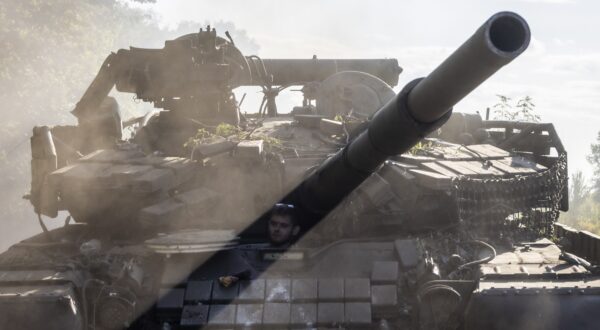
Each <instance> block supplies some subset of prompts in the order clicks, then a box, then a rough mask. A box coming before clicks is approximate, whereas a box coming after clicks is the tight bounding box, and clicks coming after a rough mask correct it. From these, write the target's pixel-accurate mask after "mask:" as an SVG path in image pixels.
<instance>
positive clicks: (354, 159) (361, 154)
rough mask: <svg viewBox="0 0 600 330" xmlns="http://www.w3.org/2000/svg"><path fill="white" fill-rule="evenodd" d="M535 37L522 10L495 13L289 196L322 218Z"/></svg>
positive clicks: (309, 214)
mask: <svg viewBox="0 0 600 330" xmlns="http://www.w3.org/2000/svg"><path fill="white" fill-rule="evenodd" d="M529 39H530V31H529V27H528V25H527V23H526V22H525V20H524V19H523V18H521V17H520V16H519V15H517V14H515V13H511V12H500V13H497V14H495V15H493V16H492V17H491V18H490V19H488V20H487V21H486V22H485V23H484V24H483V25H482V26H481V27H480V28H479V29H478V30H477V31H476V32H475V34H474V35H473V36H472V37H471V38H469V39H468V40H467V41H466V42H465V43H464V44H463V45H462V46H461V47H459V48H458V49H457V50H456V51H455V52H454V53H453V54H452V55H450V57H448V58H447V59H446V60H445V61H444V62H443V63H442V64H441V65H440V66H439V67H437V68H436V69H435V70H434V71H433V72H432V73H431V74H430V75H429V76H428V77H426V78H422V79H417V80H414V81H412V82H411V83H409V84H407V85H406V86H405V87H404V89H403V90H402V91H401V92H400V93H399V94H398V95H396V96H395V97H394V98H393V99H391V100H390V102H388V103H387V104H386V105H384V106H383V107H382V108H381V109H379V110H378V111H377V113H375V115H374V116H373V118H372V120H371V121H370V123H369V126H368V128H367V129H366V130H364V131H363V132H362V133H361V134H360V135H358V136H357V137H356V138H355V139H354V140H352V141H351V142H350V143H349V144H348V145H347V146H346V147H345V148H344V149H342V150H340V151H339V152H337V153H336V154H335V155H333V156H332V157H330V158H329V159H327V160H326V161H325V162H324V163H323V164H322V165H321V166H320V167H319V168H318V169H317V170H316V171H315V172H314V173H313V174H312V175H310V176H309V177H308V178H307V179H306V180H304V181H303V182H302V183H301V184H300V185H299V186H298V187H297V188H296V189H294V190H293V191H292V192H291V193H290V194H289V195H288V196H287V197H286V198H285V199H284V201H286V202H289V203H293V204H296V205H298V208H299V209H300V210H301V211H303V212H306V213H307V214H306V215H305V216H306V217H308V218H310V219H311V220H310V221H309V223H312V224H314V223H316V222H318V221H319V220H320V219H321V218H322V217H324V216H325V215H327V213H329V212H330V211H331V210H332V209H333V208H335V206H336V205H337V204H338V203H339V202H341V201H342V200H343V198H344V197H345V196H347V195H348V194H349V193H350V192H352V190H354V189H355V188H356V187H357V186H358V185H360V184H361V183H362V182H363V181H364V180H365V179H366V178H367V177H368V176H369V175H371V174H372V173H373V172H375V171H376V170H377V168H378V167H379V166H380V165H381V164H382V163H383V162H384V161H385V160H386V159H387V158H388V157H390V156H393V155H397V154H401V153H404V152H406V151H408V150H409V149H410V148H411V147H412V146H414V145H415V144H416V143H417V142H418V141H420V140H421V139H422V138H424V137H425V136H426V135H428V134H429V133H430V132H432V131H434V130H436V129H437V128H439V127H440V126H441V125H442V124H443V123H444V122H445V121H446V120H447V118H448V117H449V116H450V114H451V110H452V107H453V106H454V105H455V104H456V103H457V102H458V101H460V100H461V99H462V98H463V97H464V96H466V95H467V94H468V93H470V92H471V91H472V90H473V89H475V88H476V87H477V86H478V85H479V84H481V83H482V82H483V81H485V80H486V79H487V78H488V77H490V76H491V75H492V74H493V73H494V72H496V71H497V70H498V69H500V68H501V67H502V66H504V65H505V64H507V63H509V62H510V61H511V60H513V59H514V58H515V57H517V56H518V55H519V54H521V53H522V52H523V51H524V50H525V49H526V48H527V46H528V44H529ZM309 227H310V225H309Z"/></svg>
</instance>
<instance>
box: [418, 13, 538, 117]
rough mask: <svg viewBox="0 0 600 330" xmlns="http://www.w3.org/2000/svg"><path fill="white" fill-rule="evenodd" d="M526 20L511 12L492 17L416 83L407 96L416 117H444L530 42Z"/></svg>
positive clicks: (521, 51)
mask: <svg viewBox="0 0 600 330" xmlns="http://www.w3.org/2000/svg"><path fill="white" fill-rule="evenodd" d="M530 36H531V35H530V31H529V27H528V25H527V22H525V20H524V19H523V18H522V17H521V16H519V15H517V14H515V13H511V12H500V13H497V14H495V15H493V16H492V17H490V18H489V19H488V20H487V21H486V22H485V23H484V24H483V25H482V26H481V27H480V28H479V29H478V30H477V31H476V32H475V34H473V36H472V37H471V38H469V39H468V40H467V41H466V42H465V43H463V44H462V46H460V47H459V48H458V49H457V50H456V51H455V52H454V53H453V54H452V55H450V56H449V57H448V58H447V59H446V60H445V61H444V62H443V63H442V64H440V65H439V66H438V67H437V68H436V69H435V70H433V72H431V73H430V74H429V75H428V76H427V77H426V78H425V79H423V80H422V81H421V82H420V83H419V84H417V85H416V86H415V87H414V88H413V90H412V91H411V93H410V95H409V96H408V108H409V110H410V112H411V114H412V115H413V116H414V117H415V119H417V120H419V121H420V122H424V123H429V122H433V121H435V120H437V119H439V118H441V117H442V116H443V115H444V114H445V113H446V112H447V111H448V110H449V109H450V108H452V107H453V106H454V105H455V104H456V103H458V102H459V101H460V100H461V99H462V98H463V97H465V96H466V95H467V94H469V93H470V92H471V91H472V90H474V89H475V88H476V87H477V86H479V85H480V84H481V83H482V82H484V81H485V80H486V79H487V78H489V77H490V76H491V75H493V74H494V73H495V72H496V71H498V69H500V68H501V67H503V66H504V65H506V64H508V63H509V62H510V61H512V60H513V59H514V58H516V57H517V56H519V55H520V54H521V53H523V51H525V49H526V48H527V46H528V45H529V39H530Z"/></svg>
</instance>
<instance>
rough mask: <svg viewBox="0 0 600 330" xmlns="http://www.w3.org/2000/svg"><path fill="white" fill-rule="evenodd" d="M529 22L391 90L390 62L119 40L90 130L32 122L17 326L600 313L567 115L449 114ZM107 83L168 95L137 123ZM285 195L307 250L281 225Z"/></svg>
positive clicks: (515, 47) (5, 285) (564, 318)
mask: <svg viewBox="0 0 600 330" xmlns="http://www.w3.org/2000/svg"><path fill="white" fill-rule="evenodd" d="M529 33H530V32H529V28H528V26H527V23H526V22H525V21H524V20H523V19H522V18H521V17H520V16H518V15H516V14H514V13H510V12H501V13H498V14H495V15H494V16H492V17H491V18H490V19H489V20H488V21H486V22H485V23H484V24H483V25H482V26H481V28H479V29H478V30H477V31H476V32H475V34H474V35H473V36H472V37H471V38H470V39H468V40H467V41H466V42H465V43H464V44H463V45H462V46H461V47H460V48H459V49H458V50H457V51H456V52H455V53H453V54H452V55H451V56H450V57H449V58H448V59H447V60H446V61H444V62H443V63H442V64H441V65H440V66H439V67H438V68H436V69H435V70H434V71H433V72H432V73H431V74H430V75H429V76H428V77H426V78H424V79H417V80H415V81H413V82H411V83H409V84H408V85H407V86H405V87H404V88H403V89H402V91H401V92H400V93H399V94H397V95H396V94H395V93H394V92H393V90H392V87H393V86H395V85H396V84H397V83H398V74H399V73H400V72H401V69H400V67H399V66H398V63H397V61H396V60H395V59H356V60H349V59H345V60H344V59H319V58H317V57H313V58H312V59H306V60H304V59H262V58H259V57H258V56H245V55H244V54H243V53H242V52H241V51H240V50H239V49H238V48H237V47H235V44H234V41H233V39H232V38H231V37H230V36H229V34H228V33H226V36H227V38H222V37H219V36H217V34H216V31H215V30H214V29H210V27H208V28H207V29H206V30H200V32H199V33H192V34H188V35H185V36H182V37H180V38H178V39H175V40H168V41H166V42H165V47H164V48H162V49H140V48H133V47H132V48H130V49H121V50H119V51H118V52H116V53H112V54H111V55H109V56H108V57H107V59H106V60H105V62H104V63H103V65H102V67H101V69H100V71H99V73H98V75H97V76H96V78H95V79H94V80H93V82H92V83H91V85H90V87H89V88H88V89H87V91H86V92H85V93H84V95H83V97H82V98H81V100H80V101H79V102H78V103H77V106H76V108H75V109H74V110H73V111H72V113H73V114H74V115H75V116H76V117H77V119H78V125H76V126H57V127H52V128H50V127H47V126H42V127H36V128H34V130H33V136H32V138H31V147H32V163H31V164H32V182H31V186H32V187H31V192H30V194H29V199H30V201H31V203H32V206H33V207H34V209H35V211H36V213H37V214H38V215H39V219H38V220H39V221H40V224H41V226H42V228H43V230H44V232H43V233H41V234H39V235H37V236H35V237H31V238H29V239H26V240H24V241H22V242H20V243H18V244H15V245H14V246H12V247H11V248H10V249H9V250H8V251H6V252H4V253H3V254H1V255H0V292H1V294H0V306H2V308H0V314H1V316H0V324H1V326H2V327H3V328H6V327H13V328H15V327H18V328H30V329H37V328H44V329H64V328H70V329H71V328H72V329H83V328H97V329H120V328H134V329H142V328H143V329H146V328H150V329H152V328H154V329H198V328H205V327H206V328H227V329H229V328H271V329H282V328H285V329H287V328H294V329H295V328H301V329H305V328H317V327H319V328H348V329H353V328H368V329H400V328H416V329H480V328H489V329H507V328H510V329H538V328H539V329H548V328H555V329H563V328H581V329H584V328H592V327H593V326H594V325H595V324H597V322H598V320H597V319H596V318H597V316H596V314H595V313H594V311H595V310H597V309H598V305H599V304H600V297H599V290H600V278H599V277H598V271H597V266H596V264H597V262H598V260H599V258H598V251H600V250H598V249H597V248H596V247H597V246H600V243H599V242H600V241H599V240H598V239H597V238H596V237H594V236H593V235H590V234H587V233H584V232H577V231H574V230H573V229H570V228H568V227H565V226H562V225H558V224H556V220H557V218H558V213H559V211H560V210H567V209H568V205H567V198H566V196H567V195H566V191H567V180H566V178H567V168H566V166H567V164H566V151H565V150H564V148H563V146H562V144H561V142H560V139H559V137H558V136H557V134H556V131H555V130H554V127H553V126H552V124H540V123H524V122H503V121H490V120H483V119H482V118H481V117H480V116H479V115H469V114H461V113H455V114H451V109H452V107H453V106H454V104H456V103H457V102H458V101H459V100H461V99H462V98H463V97H464V96H466V95H467V94H468V93H469V92H470V91H471V90H473V89H474V88H476V87H477V86H478V85H479V84H480V83H481V82H483V81H484V80H485V79H487V78H488V77H489V76H490V75H492V74H493V73H494V72H495V71H496V70H498V69H499V68H500V67H502V66H503V65H505V64H507V63H508V62H510V61H511V60H512V59H514V58H515V57H516V56H518V55H519V54H521V53H522V52H523V51H524V50H525V49H526V48H527V45H528V43H529V39H530V34H529ZM239 86H260V87H261V89H262V91H263V95H264V99H263V102H262V104H261V106H260V109H259V111H258V112H257V113H252V114H247V113H245V112H244V110H243V109H242V108H241V103H242V100H240V101H238V100H237V99H236V98H235V95H234V94H233V92H232V90H233V89H234V88H236V87H239ZM291 86H302V90H301V91H302V93H303V96H304V100H303V102H302V105H301V106H298V107H295V108H294V109H293V110H292V111H291V112H290V113H287V114H283V113H280V111H279V109H278V108H277V103H276V97H277V96H278V94H279V93H280V92H281V91H283V90H284V89H286V88H289V87H291ZM113 87H114V88H116V90H117V91H119V92H125V93H134V94H135V96H136V97H137V98H138V99H140V100H143V101H146V102H152V103H153V104H154V106H155V108H157V111H155V112H152V113H149V114H148V115H146V116H144V117H141V118H134V119H131V120H127V121H123V120H122V118H121V115H120V112H119V107H118V104H117V102H116V101H115V99H113V98H111V97H108V96H107V95H108V93H109V92H110V91H111V90H112V89H113ZM444 124H445V125H444ZM125 132H132V134H131V136H127V134H125ZM279 207H283V208H285V209H287V210H288V211H289V213H288V215H291V216H290V218H289V219H293V220H294V221H292V223H293V224H297V225H298V229H299V232H298V234H297V235H294V236H293V237H292V242H289V243H291V244H273V242H272V241H271V242H269V241H268V236H269V234H268V230H267V228H268V226H269V224H270V221H271V219H272V217H273V210H274V209H276V208H279ZM43 217H50V218H57V217H59V218H65V222H64V226H62V227H61V228H59V229H54V230H47V229H46V227H45V225H44V221H45V220H44V219H43ZM586 259H587V260H586Z"/></svg>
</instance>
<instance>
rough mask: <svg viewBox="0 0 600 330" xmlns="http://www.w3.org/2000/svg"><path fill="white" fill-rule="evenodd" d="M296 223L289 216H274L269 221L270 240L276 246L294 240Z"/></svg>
mask: <svg viewBox="0 0 600 330" xmlns="http://www.w3.org/2000/svg"><path fill="white" fill-rule="evenodd" d="M293 231H294V223H293V222H292V219H290V217H289V216H285V215H273V216H272V217H271V219H269V239H270V240H271V243H273V244H275V245H280V244H285V243H287V242H289V241H290V240H291V238H292V235H293Z"/></svg>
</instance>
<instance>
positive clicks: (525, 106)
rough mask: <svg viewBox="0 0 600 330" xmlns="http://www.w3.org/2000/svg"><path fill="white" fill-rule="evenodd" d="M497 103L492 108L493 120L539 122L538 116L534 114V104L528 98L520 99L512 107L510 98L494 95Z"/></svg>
mask: <svg viewBox="0 0 600 330" xmlns="http://www.w3.org/2000/svg"><path fill="white" fill-rule="evenodd" d="M496 96H497V97H498V103H496V104H494V106H493V107H492V108H493V109H494V119H496V120H510V121H515V120H518V121H528V122H539V121H540V116H538V115H537V114H535V113H534V112H535V104H534V103H533V99H532V98H531V97H530V96H524V97H522V98H520V99H519V100H518V101H517V103H516V104H514V105H513V103H512V98H510V97H508V96H505V95H500V94H497V95H496Z"/></svg>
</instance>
